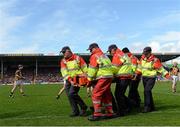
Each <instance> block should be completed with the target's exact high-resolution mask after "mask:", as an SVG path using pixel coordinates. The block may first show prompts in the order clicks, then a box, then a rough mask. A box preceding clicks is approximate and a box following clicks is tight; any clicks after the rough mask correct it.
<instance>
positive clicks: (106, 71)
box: [88, 48, 113, 81]
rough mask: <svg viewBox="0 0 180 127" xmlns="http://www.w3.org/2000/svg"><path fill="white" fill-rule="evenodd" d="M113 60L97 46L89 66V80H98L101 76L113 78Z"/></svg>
mask: <svg viewBox="0 0 180 127" xmlns="http://www.w3.org/2000/svg"><path fill="white" fill-rule="evenodd" d="M112 77H113V72H112V64H111V60H110V59H109V58H108V57H107V56H106V55H105V54H104V53H103V52H102V51H101V49H99V48H97V49H96V50H95V51H94V52H93V53H92V54H91V56H90V64H89V68H88V80H89V81H92V80H96V79H100V78H112Z"/></svg>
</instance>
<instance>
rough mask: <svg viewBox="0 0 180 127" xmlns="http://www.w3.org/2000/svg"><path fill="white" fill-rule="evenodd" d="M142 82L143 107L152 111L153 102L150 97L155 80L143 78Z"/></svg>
mask: <svg viewBox="0 0 180 127" xmlns="http://www.w3.org/2000/svg"><path fill="white" fill-rule="evenodd" d="M142 80H143V85H144V107H145V108H149V109H151V110H153V109H154V101H153V96H152V89H153V87H154V85H155V82H156V78H151V77H143V78H142Z"/></svg>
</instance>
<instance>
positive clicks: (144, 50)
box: [143, 47, 152, 54]
mask: <svg viewBox="0 0 180 127" xmlns="http://www.w3.org/2000/svg"><path fill="white" fill-rule="evenodd" d="M151 51H152V49H151V47H145V48H144V49H143V54H147V53H151Z"/></svg>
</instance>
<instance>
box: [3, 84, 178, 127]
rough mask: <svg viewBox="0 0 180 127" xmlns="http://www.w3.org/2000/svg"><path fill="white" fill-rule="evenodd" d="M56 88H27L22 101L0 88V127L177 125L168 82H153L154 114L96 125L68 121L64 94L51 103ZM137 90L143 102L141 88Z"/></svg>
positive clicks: (175, 100)
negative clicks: (20, 126) (18, 126)
mask: <svg viewBox="0 0 180 127" xmlns="http://www.w3.org/2000/svg"><path fill="white" fill-rule="evenodd" d="M178 85H180V83H178ZM60 87H62V86H60V85H29V86H25V87H24V88H25V93H26V94H27V95H28V96H27V97H22V96H21V95H20V94H19V91H16V93H15V97H14V98H9V97H8V96H9V91H10V89H11V86H0V125H1V126H8V125H23V126H27V125H31V126H33V125H42V126H43V125H49V126H50V125H65V126H66V125H67V126H84V125H86V126H116V125H118V126H125V125H129V126H131V125H134V126H136V125H142V126H143V125H144V126H145V125H151V126H153V125H158V126H161V125H166V126H169V125H180V86H178V89H179V90H178V91H177V93H175V94H173V93H172V92H171V83H170V82H161V83H160V82H157V83H156V85H155V87H154V89H153V96H154V101H155V106H156V109H157V111H155V112H151V113H147V114H143V113H138V112H133V113H131V114H130V115H128V116H125V117H120V118H116V119H111V120H104V121H96V122H90V121H88V120H87V117H77V118H70V117H69V114H70V113H71V110H70V106H69V103H68V100H67V97H66V95H65V93H63V95H62V96H61V98H60V99H59V100H56V99H55V96H56V94H57V92H58V90H59V88H60ZM112 87H113V85H112ZM113 88H114V87H113ZM113 88H112V90H113ZM139 90H140V94H141V99H142V100H143V87H142V84H140V87H139ZM80 95H81V96H82V98H83V99H84V100H85V102H86V103H87V104H88V105H90V104H91V100H90V98H88V97H87V96H86V90H85V88H82V89H81V91H80ZM142 105H143V104H142Z"/></svg>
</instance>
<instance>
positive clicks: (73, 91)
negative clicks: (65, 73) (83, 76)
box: [65, 81, 87, 114]
mask: <svg viewBox="0 0 180 127" xmlns="http://www.w3.org/2000/svg"><path fill="white" fill-rule="evenodd" d="M79 89H80V88H79V87H75V86H73V85H71V83H70V82H69V81H66V87H65V90H66V94H67V96H68V99H69V102H70V105H71V108H72V113H73V114H79V107H78V106H80V108H81V110H86V109H87V106H86V104H85V103H84V101H83V100H82V99H81V97H80V96H79V95H78V92H79Z"/></svg>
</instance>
